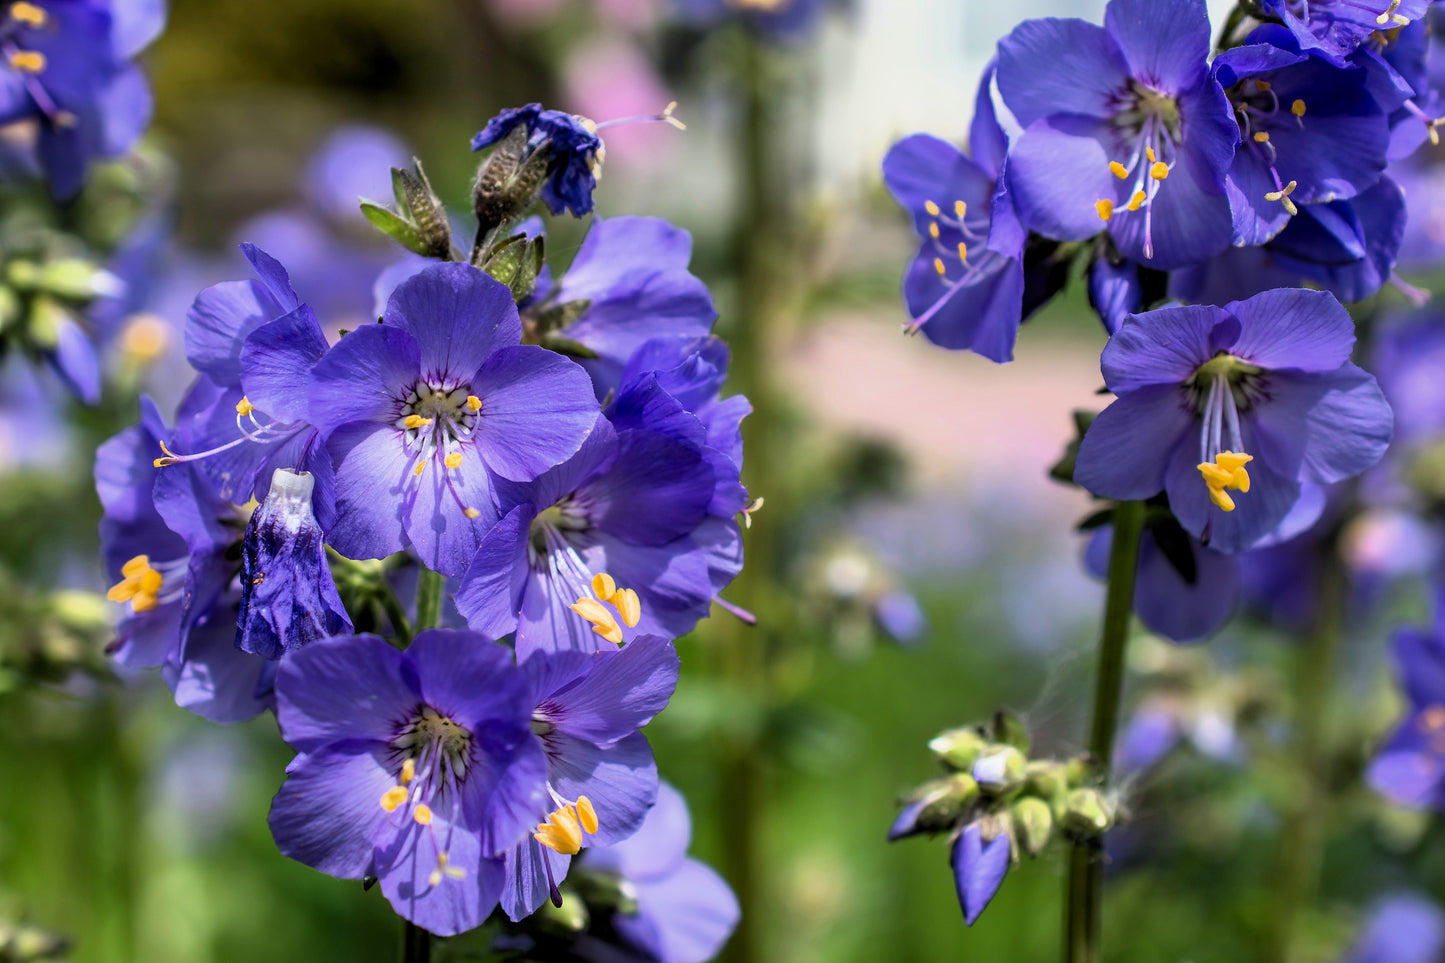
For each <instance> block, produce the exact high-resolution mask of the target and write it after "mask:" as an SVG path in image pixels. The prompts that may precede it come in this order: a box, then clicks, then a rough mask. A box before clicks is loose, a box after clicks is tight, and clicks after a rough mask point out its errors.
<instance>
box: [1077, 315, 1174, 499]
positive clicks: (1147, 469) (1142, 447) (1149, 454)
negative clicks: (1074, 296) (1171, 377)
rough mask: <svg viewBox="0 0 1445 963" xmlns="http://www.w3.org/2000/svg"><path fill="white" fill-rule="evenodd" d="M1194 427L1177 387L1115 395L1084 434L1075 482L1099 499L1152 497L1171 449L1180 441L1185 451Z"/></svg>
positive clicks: (1162, 478) (1159, 486)
mask: <svg viewBox="0 0 1445 963" xmlns="http://www.w3.org/2000/svg"><path fill="white" fill-rule="evenodd" d="M1115 337H1118V335H1115ZM1197 424H1198V421H1197V419H1196V417H1195V414H1194V411H1193V410H1192V409H1191V408H1190V406H1189V402H1188V396H1187V395H1186V394H1185V392H1184V390H1183V389H1182V388H1180V387H1179V386H1178V385H1146V386H1145V387H1143V388H1140V389H1138V390H1137V391H1130V392H1128V393H1126V394H1123V395H1120V396H1119V397H1118V398H1117V399H1116V400H1115V401H1114V403H1113V404H1111V405H1110V406H1109V407H1107V408H1105V409H1104V410H1103V411H1102V412H1100V413H1099V416H1098V417H1097V418H1095V419H1094V422H1093V424H1091V425H1090V426H1089V430H1088V431H1087V432H1085V433H1084V438H1083V441H1081V442H1080V444H1079V457H1078V459H1077V462H1076V464H1075V466H1074V481H1075V482H1077V483H1078V484H1080V485H1082V486H1083V487H1084V488H1086V489H1088V490H1089V491H1090V492H1093V493H1094V494H1095V495H1099V496H1101V497H1103V498H1117V499H1121V500H1125V499H1141V498H1149V497H1150V496H1152V495H1157V494H1158V493H1159V492H1160V491H1162V490H1163V488H1164V481H1165V473H1166V471H1167V470H1168V467H1169V462H1170V458H1171V457H1172V456H1173V454H1174V451H1175V449H1176V448H1178V447H1179V446H1180V444H1181V442H1183V443H1185V447H1188V445H1187V439H1188V437H1189V435H1190V432H1191V429H1193V428H1195V427H1196V426H1197Z"/></svg>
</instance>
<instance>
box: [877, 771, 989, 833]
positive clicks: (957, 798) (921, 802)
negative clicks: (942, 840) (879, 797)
mask: <svg viewBox="0 0 1445 963" xmlns="http://www.w3.org/2000/svg"><path fill="white" fill-rule="evenodd" d="M977 798H978V783H977V782H975V781H974V778H973V777H972V776H970V775H969V774H968V773H964V772H960V773H954V774H953V775H952V776H944V777H943V778H941V779H934V780H932V781H931V782H926V783H924V784H923V785H921V786H919V787H918V788H917V789H915V790H914V791H913V792H912V793H910V794H909V796H908V798H907V800H905V801H904V804H903V808H902V810H900V811H899V813H898V818H897V819H895V820H894V821H893V826H892V828H890V829H889V830H888V841H889V842H893V841H894V840H898V839H903V838H904V837H905V836H914V835H917V834H918V833H941V832H944V831H946V830H950V829H953V827H954V826H956V825H958V823H959V822H961V821H962V820H963V817H964V814H965V813H966V812H967V810H968V807H969V806H970V805H972V804H973V801H974V800H975V799H977Z"/></svg>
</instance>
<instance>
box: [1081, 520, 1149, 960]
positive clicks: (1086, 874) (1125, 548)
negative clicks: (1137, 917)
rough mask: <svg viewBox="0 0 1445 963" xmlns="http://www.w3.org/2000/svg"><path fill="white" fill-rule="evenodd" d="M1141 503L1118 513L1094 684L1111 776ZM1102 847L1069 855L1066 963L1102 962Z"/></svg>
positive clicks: (1096, 736)
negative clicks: (1100, 955)
mask: <svg viewBox="0 0 1445 963" xmlns="http://www.w3.org/2000/svg"><path fill="white" fill-rule="evenodd" d="M1144 514H1145V507H1144V503H1143V502H1120V503H1119V504H1118V505H1116V506H1115V508H1114V542H1113V546H1112V547H1111V549H1110V551H1109V588H1108V593H1107V595H1106V596H1105V599H1104V629H1103V633H1102V635H1101V638H1100V639H1099V674H1098V676H1097V678H1096V680H1095V684H1094V724H1093V728H1092V729H1091V730H1090V733H1089V754H1090V755H1091V756H1092V757H1093V764H1094V771H1095V773H1096V774H1098V775H1099V776H1107V775H1108V772H1109V763H1110V761H1111V759H1112V758H1113V754H1114V733H1115V731H1116V730H1117V729H1118V726H1119V696H1120V693H1121V692H1122V690H1123V687H1124V650H1125V647H1126V645H1127V644H1128V641H1129V619H1130V615H1131V613H1132V611H1133V607H1134V578H1135V575H1136V574H1137V572H1138V569H1139V537H1140V535H1141V534H1142V533H1143V530H1144ZM1102 850H1103V847H1102V845H1101V844H1100V842H1099V841H1097V840H1093V841H1089V842H1080V843H1076V844H1075V845H1074V847H1073V848H1072V849H1071V850H1070V851H1069V872H1068V876H1067V880H1068V892H1067V899H1066V900H1065V910H1064V960H1065V961H1066V963H1098V960H1099V929H1100V925H1099V924H1100V918H1101V915H1102V914H1101V909H1102V907H1103V895H1102V891H1103V868H1104V864H1103V859H1102V855H1103V854H1102Z"/></svg>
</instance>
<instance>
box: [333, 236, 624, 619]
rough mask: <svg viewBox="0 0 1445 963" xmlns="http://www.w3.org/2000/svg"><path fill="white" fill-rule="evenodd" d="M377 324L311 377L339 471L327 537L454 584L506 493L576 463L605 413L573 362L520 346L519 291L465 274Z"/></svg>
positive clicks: (429, 280)
mask: <svg viewBox="0 0 1445 963" xmlns="http://www.w3.org/2000/svg"><path fill="white" fill-rule="evenodd" d="M382 321H383V323H381V324H369V325H366V326H365V327H362V328H359V329H358V330H356V331H353V332H351V333H350V334H348V335H347V336H346V337H344V338H342V339H341V341H340V342H339V343H338V344H337V345H336V346H335V347H333V348H332V349H331V350H330V351H329V352H328V353H327V355H326V356H325V357H324V358H323V359H322V360H321V361H320V362H318V363H317V364H316V366H315V367H314V368H313V369H311V397H310V418H311V421H312V422H313V423H314V424H315V425H316V426H317V428H318V429H320V430H321V431H322V433H323V434H324V435H325V437H326V444H327V448H328V449H329V450H330V452H331V455H332V458H333V460H334V463H335V467H336V507H337V518H336V522H335V524H334V525H333V526H331V527H329V528H328V530H327V531H328V538H329V540H330V543H331V544H332V545H333V546H335V547H336V549H337V550H338V551H339V552H341V553H342V554H343V555H346V556H348V557H350V558H381V557H383V556H386V555H390V554H391V553H393V552H397V551H400V550H401V549H402V548H404V547H406V546H407V545H411V546H413V547H414V548H415V549H416V551H417V552H418V554H419V555H420V556H421V559H422V562H423V563H424V564H426V565H427V566H428V567H429V568H432V569H434V570H436V571H439V572H443V573H445V574H448V575H460V574H461V573H462V572H463V571H464V570H465V569H466V567H467V564H468V562H470V561H471V559H472V556H473V555H474V554H475V553H476V551H477V546H478V543H479V542H480V541H481V537H482V535H483V534H485V533H486V532H487V530H488V529H489V528H490V527H491V526H492V525H494V524H495V523H496V521H497V518H498V504H497V496H496V487H497V484H498V481H499V480H501V479H506V480H508V481H513V482H530V481H531V480H532V479H534V478H536V477H537V476H538V475H540V474H542V473H543V472H546V471H547V470H548V469H550V468H552V467H553V466H554V465H557V464H559V463H560V462H563V461H565V460H566V459H568V458H569V457H571V456H573V455H575V454H576V452H577V451H578V449H579V448H580V446H581V444H582V441H583V438H584V437H585V436H586V435H587V433H588V432H589V431H590V430H591V428H592V426H593V423H594V422H595V421H596V419H597V411H598V407H597V401H596V400H595V398H594V397H593V395H592V386H591V383H590V381H589V380H588V378H587V373H586V372H584V371H583V370H582V369H581V368H579V367H578V366H577V365H576V364H574V363H573V362H571V361H569V360H568V359H566V358H563V357H561V356H560V355H557V354H554V353H553V352H550V351H546V350H544V349H542V348H539V347H536V346H531V345H521V344H520V343H519V342H520V341H521V336H522V325H521V321H520V319H519V318H518V316H517V308H516V305H515V303H514V302H513V300H512V294H511V292H510V291H509V290H507V288H506V286H505V285H503V284H500V283H498V282H497V281H495V280H493V279H492V278H490V277H488V276H487V275H486V274H484V273H482V272H481V271H479V270H477V269H476V268H474V267H471V266H469V265H466V264H455V263H451V264H437V265H433V266H431V267H429V268H427V269H425V270H423V271H422V272H421V273H419V274H417V275H415V276H414V277H411V278H409V279H407V280H406V281H404V282H403V283H402V284H400V285H398V286H397V288H396V290H395V291H394V292H393V293H392V296H391V300H390V301H389V302H388V304H387V310H386V314H385V316H384V317H383V319H382ZM574 597H575V596H574Z"/></svg>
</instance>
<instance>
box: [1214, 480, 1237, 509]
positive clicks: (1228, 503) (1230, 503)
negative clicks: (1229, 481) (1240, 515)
mask: <svg viewBox="0 0 1445 963" xmlns="http://www.w3.org/2000/svg"><path fill="white" fill-rule="evenodd" d="M1209 500H1210V501H1211V502H1213V503H1214V504H1215V506H1216V507H1217V508H1219V510H1220V511H1224V512H1232V511H1234V499H1232V498H1230V497H1229V495H1228V493H1227V492H1225V490H1224V489H1223V488H1214V487H1212V486H1211V487H1210V489H1209Z"/></svg>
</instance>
